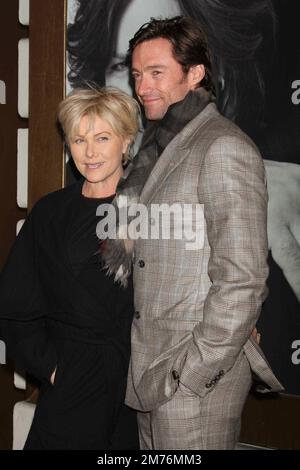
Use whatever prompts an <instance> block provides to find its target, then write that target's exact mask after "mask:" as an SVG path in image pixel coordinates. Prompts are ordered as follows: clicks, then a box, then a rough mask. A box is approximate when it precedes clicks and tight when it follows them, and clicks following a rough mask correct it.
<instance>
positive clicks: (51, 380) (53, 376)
mask: <svg viewBox="0 0 300 470" xmlns="http://www.w3.org/2000/svg"><path fill="white" fill-rule="evenodd" d="M56 369H57V367H55V369H54V371H53V372H52V375H51V377H50V382H51V383H52V385H54V381H55V374H56Z"/></svg>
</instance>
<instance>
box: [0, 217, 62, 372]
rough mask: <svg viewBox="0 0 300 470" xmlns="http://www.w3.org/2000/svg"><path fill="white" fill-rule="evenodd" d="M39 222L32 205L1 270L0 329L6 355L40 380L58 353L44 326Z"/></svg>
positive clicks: (44, 314) (44, 313)
mask: <svg viewBox="0 0 300 470" xmlns="http://www.w3.org/2000/svg"><path fill="white" fill-rule="evenodd" d="M38 226H39V217H38V216H37V214H36V210H35V209H33V211H32V213H31V214H30V215H29V216H28V218H27V220H26V221H25V223H24V225H23V227H22V229H21V231H20V233H19V235H18V237H17V239H16V241H15V243H14V246H13V248H12V250H11V253H10V255H9V257H8V260H7V262H6V264H5V266H4V269H3V271H2V273H1V277H0V325H1V330H0V333H1V339H2V340H3V341H4V342H5V344H6V348H7V353H8V355H9V356H10V357H11V358H12V359H14V360H15V361H16V362H17V363H18V365H19V366H20V367H22V368H23V369H25V370H26V371H27V372H29V373H30V374H32V375H33V376H35V377H36V378H38V379H39V380H41V381H48V380H49V379H50V376H51V373H52V372H53V370H54V369H55V366H56V363H57V356H56V351H55V348H54V346H53V344H52V342H51V340H50V339H49V337H48V335H47V329H46V312H47V305H46V301H45V298H44V294H43V289H42V286H41V282H40V275H39V274H40V269H41V267H40V258H39V241H38Z"/></svg>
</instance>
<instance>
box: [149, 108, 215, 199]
mask: <svg viewBox="0 0 300 470" xmlns="http://www.w3.org/2000/svg"><path fill="white" fill-rule="evenodd" d="M215 114H216V108H215V105H214V104H213V103H210V104H208V105H207V106H206V108H205V109H204V110H203V111H202V112H201V113H200V114H199V115H198V116H196V117H195V118H194V119H193V120H192V121H191V122H189V123H188V124H187V125H186V126H185V127H184V128H183V130H182V131H181V132H179V134H177V136H175V137H174V139H173V140H172V141H171V142H170V143H169V145H168V146H167V147H166V148H165V150H164V151H163V153H162V154H161V156H160V157H159V159H158V160H157V162H156V164H155V165H154V167H153V169H152V171H151V173H150V175H149V177H148V179H147V181H146V183H145V185H144V188H143V190H142V192H141V195H140V202H141V203H142V204H147V203H149V202H150V201H151V200H152V199H153V197H154V196H155V194H156V193H157V191H158V190H159V189H160V188H161V186H162V184H163V183H164V181H165V180H166V179H167V178H168V176H169V175H170V173H172V171H174V170H175V169H176V168H177V167H178V165H180V164H181V163H182V161H183V160H185V158H187V157H188V155H189V153H190V148H191V146H190V145H189V144H190V140H191V138H192V137H193V135H194V133H195V131H198V130H199V129H200V128H201V127H202V126H203V125H204V124H205V123H206V122H207V121H208V120H209V119H210V118H211V117H212V116H213V115H215Z"/></svg>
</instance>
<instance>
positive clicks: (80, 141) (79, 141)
mask: <svg viewBox="0 0 300 470" xmlns="http://www.w3.org/2000/svg"><path fill="white" fill-rule="evenodd" d="M74 142H75V144H81V143H82V142H83V139H75V141H74Z"/></svg>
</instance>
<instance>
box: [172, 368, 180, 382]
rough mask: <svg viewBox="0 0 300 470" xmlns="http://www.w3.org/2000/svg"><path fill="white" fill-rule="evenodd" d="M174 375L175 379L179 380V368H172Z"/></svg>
mask: <svg viewBox="0 0 300 470" xmlns="http://www.w3.org/2000/svg"><path fill="white" fill-rule="evenodd" d="M172 376H173V379H174V380H178V379H179V374H178V372H177V370H172Z"/></svg>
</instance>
